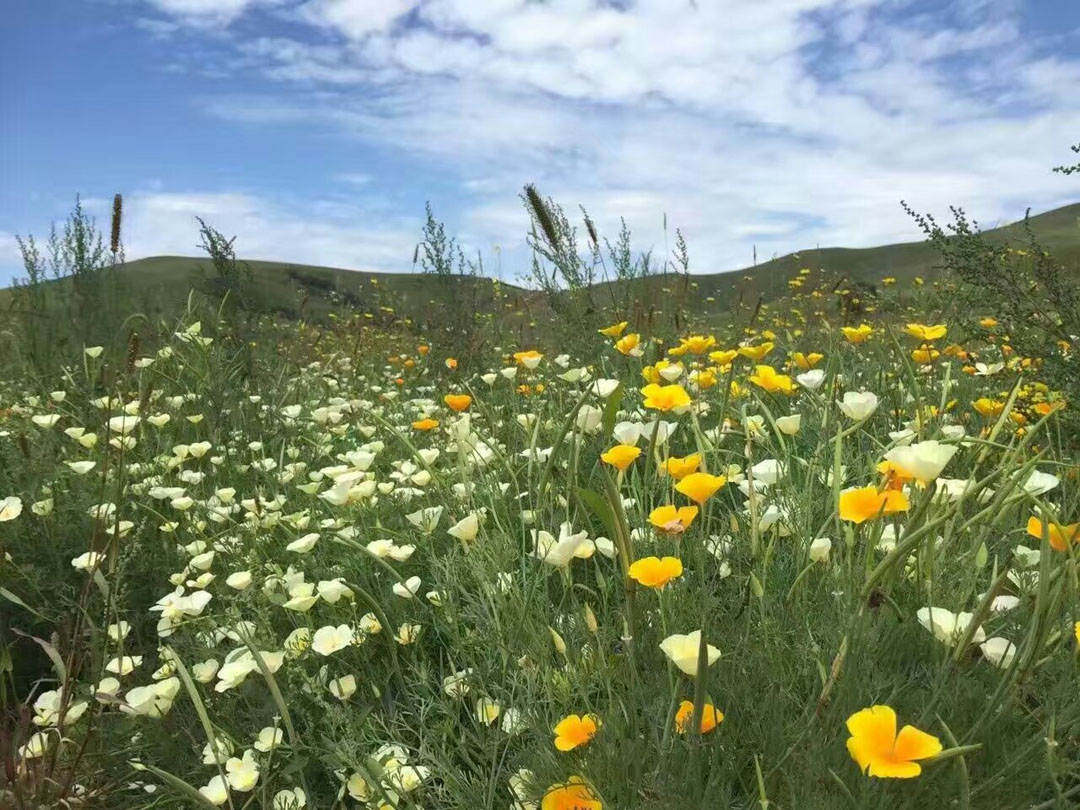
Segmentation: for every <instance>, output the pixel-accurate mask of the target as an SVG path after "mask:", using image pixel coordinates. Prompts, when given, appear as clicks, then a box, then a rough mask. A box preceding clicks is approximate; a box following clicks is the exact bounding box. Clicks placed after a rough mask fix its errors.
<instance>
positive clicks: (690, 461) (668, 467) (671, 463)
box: [661, 453, 701, 481]
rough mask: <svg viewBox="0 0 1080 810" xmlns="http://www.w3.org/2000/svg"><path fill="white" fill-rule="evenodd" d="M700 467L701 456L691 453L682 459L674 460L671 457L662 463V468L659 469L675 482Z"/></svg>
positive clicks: (674, 458)
mask: <svg viewBox="0 0 1080 810" xmlns="http://www.w3.org/2000/svg"><path fill="white" fill-rule="evenodd" d="M700 466H701V454H700V453H691V454H690V455H688V456H684V457H683V458H676V457H674V456H672V457H671V458H669V459H668V460H667V461H665V462H664V466H663V467H662V468H661V469H663V471H664V472H666V473H667V474H668V475H670V476H671V477H672V478H674V479H675V480H676V481H680V480H682V479H683V478H685V477H686V476H688V475H690V473H692V472H696V471H697V468H698V467H700Z"/></svg>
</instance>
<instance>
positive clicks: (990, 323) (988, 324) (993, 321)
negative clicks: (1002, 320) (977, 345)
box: [979, 316, 998, 329]
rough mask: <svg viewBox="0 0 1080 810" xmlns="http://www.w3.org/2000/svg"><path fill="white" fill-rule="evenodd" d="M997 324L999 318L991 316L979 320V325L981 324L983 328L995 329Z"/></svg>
mask: <svg viewBox="0 0 1080 810" xmlns="http://www.w3.org/2000/svg"><path fill="white" fill-rule="evenodd" d="M997 325H998V322H997V318H991V317H989V316H987V317H985V318H983V319H981V320H980V321H979V326H981V327H982V328H983V329H993V328H994V327H995V326H997Z"/></svg>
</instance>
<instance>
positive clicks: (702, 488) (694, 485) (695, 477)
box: [675, 472, 727, 505]
mask: <svg viewBox="0 0 1080 810" xmlns="http://www.w3.org/2000/svg"><path fill="white" fill-rule="evenodd" d="M726 483H727V478H725V477H724V476H722V475H709V474H708V473H704V472H696V473H691V474H690V475H687V476H685V477H684V478H683V479H682V480H681V481H679V483H677V484H676V485H675V489H677V490H678V491H679V492H681V493H682V494H683V495H685V496H686V497H687V498H689V499H690V500H692V501H694V502H695V503H697V504H699V505H700V504H703V503H705V501H707V500H709V498H711V497H712V496H713V495H715V494H716V493H717V491H719V489H720V487H722V486H724V484H726Z"/></svg>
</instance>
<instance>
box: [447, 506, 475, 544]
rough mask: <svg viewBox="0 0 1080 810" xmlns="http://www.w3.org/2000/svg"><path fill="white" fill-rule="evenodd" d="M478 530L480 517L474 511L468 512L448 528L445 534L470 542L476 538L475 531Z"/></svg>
mask: <svg viewBox="0 0 1080 810" xmlns="http://www.w3.org/2000/svg"><path fill="white" fill-rule="evenodd" d="M479 530H480V518H479V516H478V515H477V513H476V512H470V513H469V514H467V515H466V516H465V517H463V518H462V519H461V520H459V521H458V522H457V523H455V524H454V525H453V526H451V527H450V528H449V529H447V530H446V531H447V534H449V535H450V536H451V537H454V538H456V539H458V540H461V541H462V542H463V543H471V542H472V541H473V540H475V539H476V533H477V532H478V531H479Z"/></svg>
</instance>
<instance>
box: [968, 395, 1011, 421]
mask: <svg viewBox="0 0 1080 810" xmlns="http://www.w3.org/2000/svg"><path fill="white" fill-rule="evenodd" d="M971 407H972V408H974V409H975V410H977V411H978V412H979V413H981V414H982V415H983V416H986V417H993V416H998V415H1000V414H1001V412H1002V411H1003V410H1005V403H1004V402H997V401H996V400H993V399H990V398H989V397H980V398H979V399H977V400H975V401H974V402H973V403H971Z"/></svg>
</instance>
